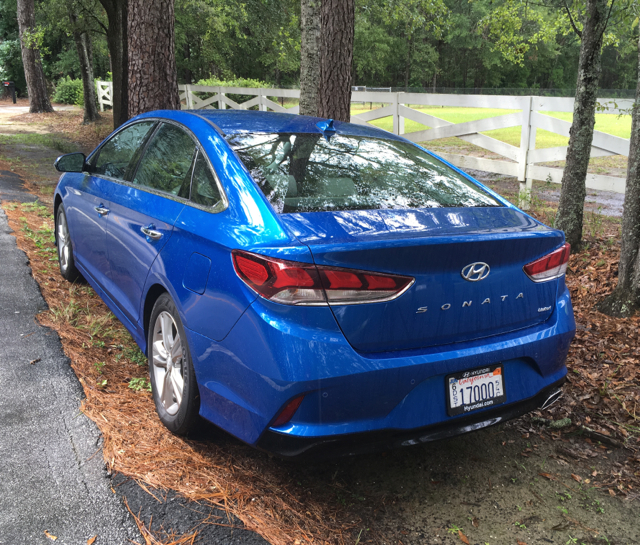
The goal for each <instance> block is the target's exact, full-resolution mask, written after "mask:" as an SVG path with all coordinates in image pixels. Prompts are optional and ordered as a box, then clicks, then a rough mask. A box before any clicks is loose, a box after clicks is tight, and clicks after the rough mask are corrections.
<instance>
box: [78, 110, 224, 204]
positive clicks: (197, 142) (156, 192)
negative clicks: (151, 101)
mask: <svg viewBox="0 0 640 545" xmlns="http://www.w3.org/2000/svg"><path fill="white" fill-rule="evenodd" d="M149 121H153V122H154V123H155V124H156V125H155V127H151V130H150V131H149V134H148V135H147V136H146V140H145V142H144V143H143V144H142V146H140V148H139V149H140V150H141V152H140V156H139V157H138V160H137V162H136V164H135V168H133V169H132V170H131V175H130V176H131V180H125V179H120V178H113V177H111V176H105V175H104V174H97V173H95V172H85V173H84V174H89V175H90V176H95V177H96V178H104V179H105V180H108V181H110V182H115V183H118V184H122V185H125V186H127V187H132V188H135V189H139V190H141V191H145V192H146V193H151V194H153V195H158V196H160V197H165V198H167V199H171V200H173V201H177V202H181V203H183V204H186V205H188V206H191V207H193V208H198V209H200V210H203V211H205V212H210V213H212V214H219V213H220V212H224V211H225V210H226V209H227V208H228V207H229V199H228V197H227V194H226V192H225V190H224V188H223V187H222V183H221V182H220V177H219V176H218V173H217V172H216V169H215V168H213V165H212V164H211V160H210V159H209V156H208V155H207V153H206V152H205V151H204V149H203V148H202V144H201V143H200V140H199V139H198V138H197V137H196V135H195V134H194V133H193V131H192V130H191V129H189V128H188V127H187V126H185V125H183V124H182V123H180V122H178V121H174V120H173V119H166V118H162V117H145V118H142V119H139V120H137V121H134V122H133V123H127V124H126V125H124V126H122V127H119V128H118V130H116V131H115V132H114V133H113V134H111V136H110V137H109V139H108V140H105V141H104V142H102V143H101V144H100V146H99V147H98V148H96V149H95V150H94V151H93V152H92V153H91V155H90V158H89V161H87V164H90V165H91V166H92V167H93V166H94V165H93V163H94V161H95V160H96V159H97V157H98V156H99V155H100V151H101V150H102V148H103V147H104V145H105V144H107V142H109V141H111V139H112V138H114V137H115V136H116V135H117V134H119V133H120V132H121V131H123V130H125V129H126V128H128V127H131V126H132V125H136V124H138V123H145V122H149ZM163 123H168V124H170V125H175V126H176V127H178V128H180V129H182V130H183V131H185V132H186V133H187V135H188V136H189V137H190V138H191V140H192V141H193V142H194V144H195V152H194V154H193V158H192V166H193V165H194V164H195V161H196V159H197V157H198V154H199V153H202V155H203V157H204V158H205V160H206V163H207V166H208V167H209V170H210V171H211V173H212V174H213V178H214V180H215V182H216V185H217V186H218V192H219V193H220V201H218V202H217V203H216V204H215V205H214V206H204V205H201V204H197V203H195V202H193V201H192V200H191V187H192V184H193V173H194V170H195V169H193V168H192V169H191V179H190V180H189V197H178V196H177V195H173V194H172V193H168V192H166V191H160V190H159V189H154V188H152V187H148V186H144V185H141V184H134V183H133V181H132V180H133V179H135V175H136V173H137V171H138V167H139V166H140V162H141V161H142V158H143V157H144V155H145V153H146V151H147V147H148V146H149V143H150V142H151V140H152V139H153V137H154V136H155V135H156V133H157V132H158V130H159V129H160V127H161V126H162V124H163ZM94 157H95V158H96V159H94Z"/></svg>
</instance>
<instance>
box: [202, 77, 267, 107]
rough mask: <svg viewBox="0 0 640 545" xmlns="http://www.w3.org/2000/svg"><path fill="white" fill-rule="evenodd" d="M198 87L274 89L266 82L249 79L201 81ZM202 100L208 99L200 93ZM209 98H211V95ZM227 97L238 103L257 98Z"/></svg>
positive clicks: (247, 96)
mask: <svg viewBox="0 0 640 545" xmlns="http://www.w3.org/2000/svg"><path fill="white" fill-rule="evenodd" d="M196 85H210V86H213V87H249V88H251V89H260V88H262V89H267V88H269V87H273V86H272V85H271V84H270V83H266V82H264V81H260V80H257V79H249V78H230V79H227V80H221V79H218V78H208V79H201V80H200V81H199V82H198V83H197V84H196ZM198 95H199V96H201V98H207V97H206V96H205V94H204V93H198ZM208 96H211V95H210V94H209V95H208ZM227 96H228V97H229V98H230V99H231V100H233V101H235V102H238V103H240V104H241V103H243V102H246V101H247V100H251V99H252V98H255V95H235V94H227Z"/></svg>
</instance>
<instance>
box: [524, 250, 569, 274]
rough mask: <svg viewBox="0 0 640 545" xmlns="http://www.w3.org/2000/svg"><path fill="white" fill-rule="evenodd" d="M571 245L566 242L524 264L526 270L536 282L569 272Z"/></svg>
mask: <svg viewBox="0 0 640 545" xmlns="http://www.w3.org/2000/svg"><path fill="white" fill-rule="evenodd" d="M570 254H571V245H570V244H569V243H565V244H563V245H562V246H560V248H558V249H557V250H555V251H553V252H551V253H550V254H547V255H545V256H544V257H541V258H540V259H536V260H535V261H532V262H531V263H529V264H527V265H525V266H524V268H523V269H524V272H525V273H526V274H527V276H528V277H529V278H531V280H533V281H534V282H544V281H545V280H553V279H554V278H558V277H559V276H562V275H563V274H565V273H566V272H567V265H568V263H569V255H570Z"/></svg>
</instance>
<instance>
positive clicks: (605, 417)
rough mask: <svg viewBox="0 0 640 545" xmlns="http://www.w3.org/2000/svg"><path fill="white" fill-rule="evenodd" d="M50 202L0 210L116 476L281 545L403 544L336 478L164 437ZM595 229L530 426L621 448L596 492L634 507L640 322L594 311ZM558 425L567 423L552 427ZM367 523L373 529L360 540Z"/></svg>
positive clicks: (130, 349)
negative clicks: (541, 405)
mask: <svg viewBox="0 0 640 545" xmlns="http://www.w3.org/2000/svg"><path fill="white" fill-rule="evenodd" d="M47 200H48V202H47ZM43 202H44V203H45V205H42V204H22V205H19V204H5V205H4V208H5V210H6V211H7V215H8V217H9V221H10V225H11V227H12V229H13V230H14V232H15V234H16V237H17V239H18V245H19V247H20V248H21V249H23V250H24V251H25V252H26V253H27V255H28V257H29V259H30V264H31V267H32V271H33V276H34V277H35V279H36V280H37V281H38V283H39V284H40V286H41V289H42V293H43V295H44V297H45V299H46V301H47V303H48V305H49V309H50V310H48V311H46V312H43V313H42V314H40V315H39V316H38V319H39V321H40V322H41V323H42V324H43V325H45V326H48V327H51V328H53V329H56V330H57V331H58V333H59V335H60V338H61V339H62V343H63V346H64V350H65V352H66V353H67V355H68V356H69V358H70V359H71V362H72V366H73V368H74V370H75V372H76V374H77V376H78V378H79V380H80V382H81V383H82V385H83V388H84V391H85V394H86V399H85V401H84V403H83V405H82V411H83V412H84V413H85V414H86V415H87V416H89V417H90V418H91V419H92V420H94V421H95V422H96V424H97V426H98V427H99V429H100V430H101V432H102V434H103V438H104V444H103V455H104V459H105V462H106V464H107V467H108V468H109V469H110V470H111V471H114V472H119V473H121V474H123V475H126V476H129V477H131V478H133V479H136V480H137V481H138V482H140V483H142V484H143V486H146V487H148V489H149V492H150V493H155V494H158V492H157V491H154V490H153V489H152V488H151V487H156V488H159V489H173V490H176V491H177V492H179V493H180V494H182V495H183V496H185V497H186V498H188V499H190V500H194V501H198V502H202V503H204V504H209V505H213V506H217V507H220V508H221V509H224V510H226V511H227V512H228V513H231V514H233V515H235V516H236V517H237V518H238V519H240V520H241V521H242V522H243V523H244V525H245V526H246V527H247V528H249V529H252V530H255V531H256V532H258V533H260V534H261V535H262V536H264V537H265V538H266V539H267V540H268V541H269V542H271V543H273V544H277V545H280V544H297V545H301V544H302V543H330V544H341V543H353V542H358V541H359V542H360V543H366V542H386V543H391V542H396V541H397V539H394V538H393V537H392V536H385V535H382V533H381V532H378V531H377V528H376V527H377V523H378V522H379V521H377V520H376V512H383V511H384V505H383V504H384V501H385V499H384V496H382V497H379V498H375V497H371V498H368V505H367V511H366V512H365V510H363V509H362V508H358V507H357V506H352V505H350V504H348V503H347V504H345V502H344V501H340V498H341V497H344V496H348V495H349V493H350V491H349V490H343V489H341V488H340V487H341V486H342V485H341V484H340V483H339V482H337V481H333V480H332V479H331V475H330V474H329V475H328V476H327V477H326V478H325V477H324V475H321V476H320V477H319V478H318V479H316V482H315V483H313V485H309V481H308V479H305V478H303V476H302V475H303V471H302V470H301V469H300V468H298V467H297V466H296V465H294V464H291V463H286V462H281V461H278V460H276V459H271V458H269V457H268V456H266V455H264V454H262V453H260V452H257V451H254V450H253V449H251V448H249V447H247V446H245V445H242V444H240V443H238V442H236V441H234V440H232V439H230V438H228V437H227V436H223V435H222V434H221V436H220V437H217V438H216V439H215V440H207V441H196V440H185V439H181V438H178V437H175V436H173V435H171V434H170V433H169V432H167V431H166V429H165V428H164V427H163V426H162V425H161V424H160V422H159V421H158V419H157V416H156V414H155V410H154V406H153V402H152V399H151V396H150V394H149V392H148V368H147V366H146V361H145V358H144V356H143V355H142V354H141V353H140V351H139V350H138V349H137V347H136V346H135V345H134V343H133V341H132V340H131V337H130V336H129V335H128V333H127V332H126V331H125V329H124V328H123V326H122V325H121V324H120V323H119V322H118V321H117V320H116V319H115V318H114V317H113V315H112V314H111V313H110V312H109V310H108V309H107V307H106V306H105V305H104V303H102V301H101V300H100V298H99V297H98V296H97V295H96V294H95V293H94V292H93V290H92V289H91V288H90V287H89V286H87V285H86V284H75V285H70V284H68V283H67V282H65V281H64V280H63V279H62V278H61V277H60V275H59V273H58V270H57V257H56V253H55V248H54V246H53V232H52V228H53V221H52V217H51V202H50V197H48V198H47V197H43ZM538 204H540V203H538ZM552 214H553V210H552V209H548V208H544V207H541V210H539V213H538V215H539V216H540V219H542V220H543V221H546V222H550V220H551V219H552ZM594 222H596V223H594ZM587 230H588V231H589V232H590V233H592V235H590V236H589V237H588V243H587V245H586V248H585V249H584V250H583V252H581V253H580V254H576V255H573V256H572V257H571V261H570V269H569V273H568V277H567V282H568V285H569V286H570V289H571V292H572V297H573V303H574V306H575V311H576V320H577V323H578V333H577V337H576V340H575V341H574V343H573V345H572V348H571V351H570V353H569V358H568V362H567V363H568V367H569V382H568V384H567V386H566V388H565V392H566V393H565V399H564V401H563V402H561V403H558V404H556V405H555V406H553V407H552V408H551V409H549V410H547V411H545V412H544V413H538V415H537V416H536V415H534V416H530V417H527V419H525V421H524V422H523V423H524V424H525V425H526V426H529V427H530V429H534V428H535V429H536V430H539V429H542V430H543V433H545V434H546V435H548V436H550V437H551V438H552V439H555V440H558V441H563V439H564V438H565V437H569V436H571V435H574V434H579V435H583V436H584V437H585V439H584V440H585V441H586V442H590V443H592V446H593V445H598V444H599V445H600V447H601V448H602V453H603V454H607V453H608V454H610V453H611V449H613V450H615V451H616V452H617V453H618V456H617V458H616V460H617V461H616V462H615V463H612V465H611V471H610V472H608V473H604V472H603V473H602V474H596V475H592V476H591V478H590V479H589V480H590V483H591V486H595V487H598V488H601V489H602V490H603V493H606V494H610V495H612V496H616V495H619V496H622V497H623V498H626V499H634V498H637V497H638V491H640V458H639V457H638V449H639V447H640V443H639V437H640V421H639V420H640V414H639V412H640V404H639V403H638V402H639V401H640V365H639V362H640V339H639V336H638V335H639V327H640V318H638V317H636V318H632V319H626V320H620V319H613V318H609V317H606V316H604V315H602V314H600V313H598V312H596V311H594V310H593V305H594V303H595V302H596V301H597V300H599V299H600V298H601V297H602V296H604V295H605V294H606V293H607V292H608V291H610V290H611V289H612V287H613V286H614V285H615V280H616V278H615V277H616V273H617V262H618V255H619V247H618V234H617V233H618V225H617V224H615V223H614V224H608V223H607V221H606V220H603V219H601V218H595V217H594V218H591V223H590V224H589V225H587ZM541 417H542V418H541ZM527 420H528V421H527ZM552 421H553V422H554V423H555V424H558V423H561V424H562V425H563V427H561V428H560V427H557V426H555V425H554V426H549V427H545V426H544V424H545V423H551V422H552ZM540 425H542V428H539V426H540ZM559 452H560V453H561V454H560V456H561V457H562V456H563V455H564V457H565V459H566V460H567V462H569V463H571V461H572V460H573V459H579V458H583V457H587V456H593V448H592V447H591V448H590V449H586V448H585V449H581V448H580V446H579V444H577V443H576V442H574V443H572V444H571V446H570V448H564V447H563V448H562V449H561V450H559ZM562 453H564V454H562ZM523 455H524V456H526V454H523ZM316 476H318V474H316ZM548 478H552V476H551V475H549V477H548ZM575 478H576V479H577V478H580V477H578V476H576V477H575ZM301 481H302V482H306V484H305V485H303V484H302V483H301ZM134 516H135V514H134ZM137 522H138V524H139V526H140V528H141V531H142V532H143V535H144V536H145V541H146V543H149V544H153V543H161V542H164V543H176V544H177V543H190V542H193V540H194V539H195V537H196V536H197V533H198V529H197V528H194V529H193V531H192V532H190V533H189V534H188V535H184V536H181V537H177V536H172V535H168V534H166V533H164V534H163V533H161V532H160V533H157V532H155V533H154V532H151V531H149V529H147V528H144V526H143V525H142V522H141V521H140V520H139V519H137ZM205 523H221V524H227V523H228V522H227V521H226V520H224V519H221V520H217V521H212V520H210V521H205ZM365 527H366V528H367V529H368V530H370V531H368V532H366V533H365V534H364V535H362V529H363V528H365Z"/></svg>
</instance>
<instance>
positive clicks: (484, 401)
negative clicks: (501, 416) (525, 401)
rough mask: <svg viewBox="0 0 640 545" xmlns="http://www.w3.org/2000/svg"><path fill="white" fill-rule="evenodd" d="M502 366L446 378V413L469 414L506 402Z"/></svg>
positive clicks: (493, 366)
mask: <svg viewBox="0 0 640 545" xmlns="http://www.w3.org/2000/svg"><path fill="white" fill-rule="evenodd" d="M502 377H503V369H502V365H492V366H490V367H483V368H482V369H475V370H473V371H464V372H462V373H455V374H453V375H449V376H448V377H447V378H446V383H447V413H448V414H449V416H455V415H457V414H463V413H469V412H471V411H475V410H478V409H483V408H485V407H492V406H494V405H499V404H500V403H504V402H505V401H506V400H507V396H506V395H505V392H504V381H503V378H502Z"/></svg>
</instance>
